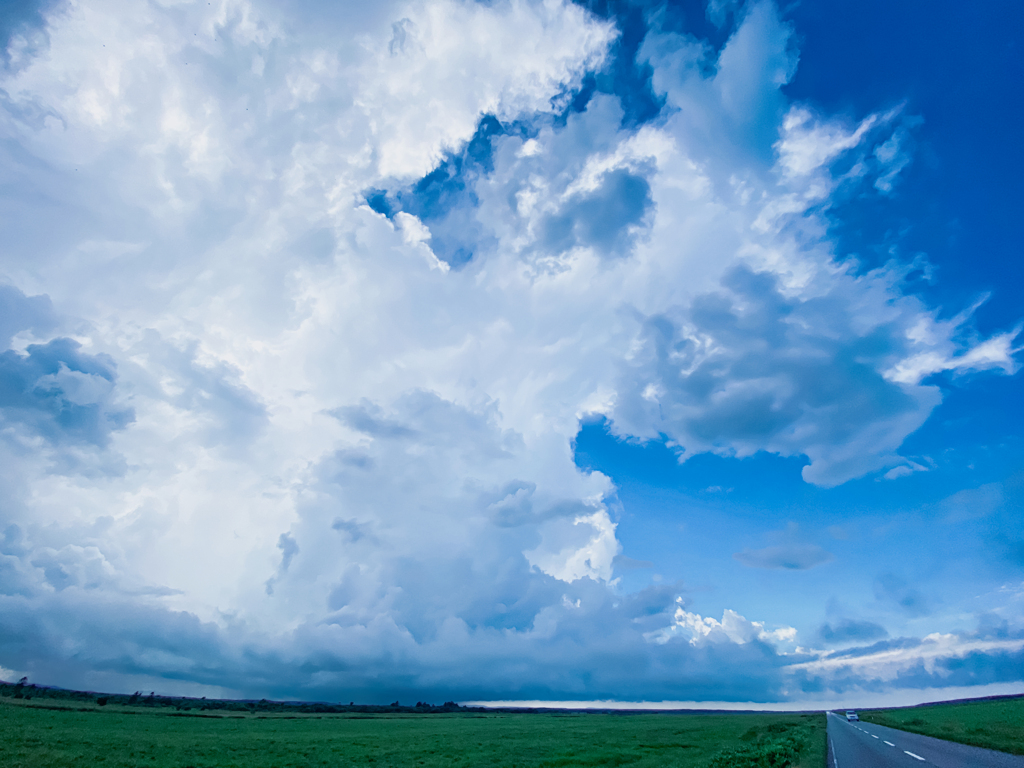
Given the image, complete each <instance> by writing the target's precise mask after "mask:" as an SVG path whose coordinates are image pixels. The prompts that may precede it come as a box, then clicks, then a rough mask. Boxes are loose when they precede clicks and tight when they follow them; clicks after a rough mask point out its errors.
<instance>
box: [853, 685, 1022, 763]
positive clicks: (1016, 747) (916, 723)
mask: <svg viewBox="0 0 1024 768" xmlns="http://www.w3.org/2000/svg"><path fill="white" fill-rule="evenodd" d="M860 718H861V720H866V721H867V722H869V723H877V724H878V725H887V726H889V727H890V728H899V729H900V730H903V731H911V732H912V733H920V734H922V735H923V736H934V737H935V738H937V739H947V740H949V741H958V742H960V743H961V744H970V745H972V746H975V747H986V748H988V749H998V750H999V751H1001V752H1011V753H1013V754H1015V755H1024V697H1021V698H1013V699H995V700H989V701H971V702H965V703H963V704H932V705H930V706H923V707H906V708H903V709H876V710H865V711H863V712H861V713H860Z"/></svg>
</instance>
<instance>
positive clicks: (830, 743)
mask: <svg viewBox="0 0 1024 768" xmlns="http://www.w3.org/2000/svg"><path fill="white" fill-rule="evenodd" d="M828 746H829V749H831V750H832V768H839V763H837V762H836V745H835V743H834V742H833V741H832V739H829V740H828Z"/></svg>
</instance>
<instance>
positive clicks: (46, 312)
mask: <svg viewBox="0 0 1024 768" xmlns="http://www.w3.org/2000/svg"><path fill="white" fill-rule="evenodd" d="M56 325H57V318H56V315H55V314H54V311H53V305H52V304H51V303H50V297H49V296H46V295H40V296H26V295H25V294H24V293H22V292H21V291H20V290H18V289H17V288H15V287H14V286H12V285H0V349H7V348H8V347H9V346H10V344H11V338H12V337H13V336H14V335H15V334H16V333H19V332H21V331H29V330H30V331H32V332H34V333H35V334H36V336H41V335H43V334H45V333H47V332H48V331H50V330H52V329H53V328H54V327H56Z"/></svg>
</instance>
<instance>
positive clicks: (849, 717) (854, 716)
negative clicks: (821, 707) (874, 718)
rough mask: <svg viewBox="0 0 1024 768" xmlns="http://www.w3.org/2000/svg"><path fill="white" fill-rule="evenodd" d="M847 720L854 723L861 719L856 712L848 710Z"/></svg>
mask: <svg viewBox="0 0 1024 768" xmlns="http://www.w3.org/2000/svg"><path fill="white" fill-rule="evenodd" d="M846 719H847V721H849V722H851V723H852V722H853V721H854V720H857V721H859V720H860V717H858V716H857V713H856V712H854V711H853V710H852V709H848V710H846Z"/></svg>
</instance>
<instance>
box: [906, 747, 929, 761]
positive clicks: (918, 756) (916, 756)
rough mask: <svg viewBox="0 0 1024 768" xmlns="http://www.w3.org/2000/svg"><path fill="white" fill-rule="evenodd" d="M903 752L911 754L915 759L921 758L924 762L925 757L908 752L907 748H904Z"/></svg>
mask: <svg viewBox="0 0 1024 768" xmlns="http://www.w3.org/2000/svg"><path fill="white" fill-rule="evenodd" d="M903 752H904V754H907V755H910V756H911V757H912V758H914V759H915V760H920V761H922V762H924V758H923V757H921V756H920V755H915V754H914V753H913V752H907V750H905V749H904V750H903Z"/></svg>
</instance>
